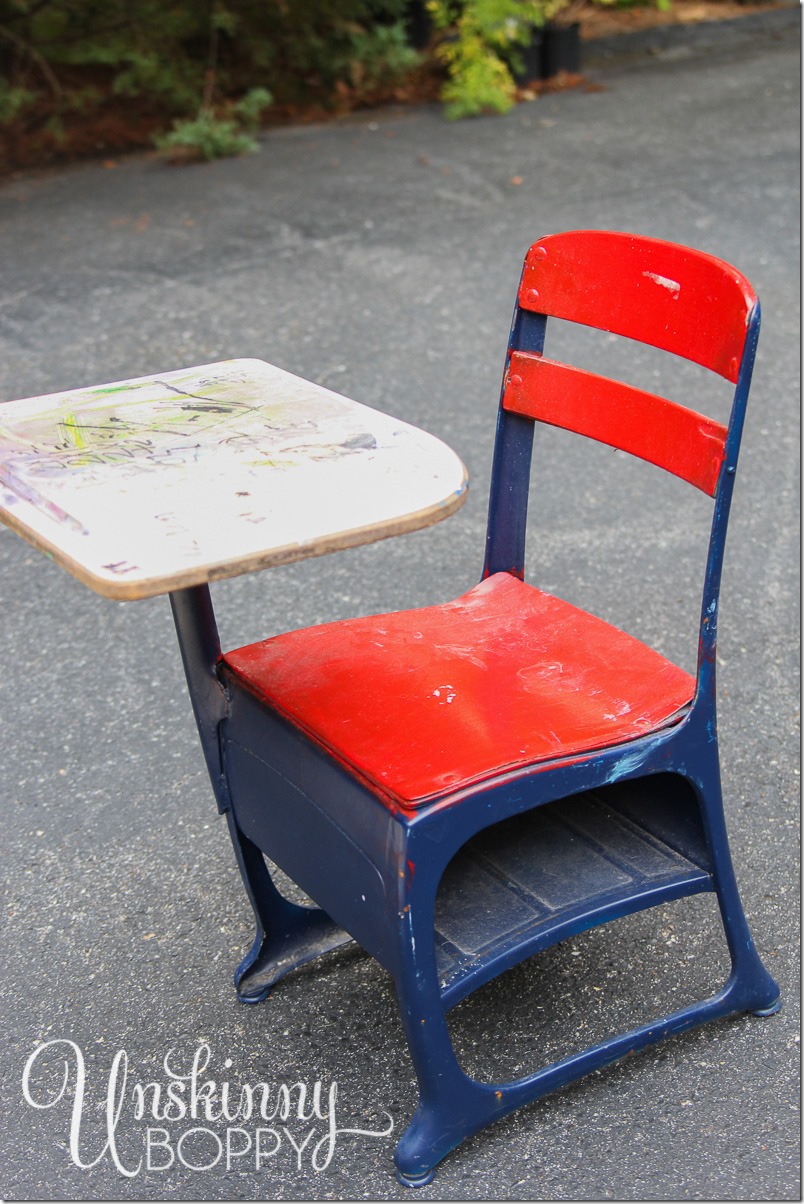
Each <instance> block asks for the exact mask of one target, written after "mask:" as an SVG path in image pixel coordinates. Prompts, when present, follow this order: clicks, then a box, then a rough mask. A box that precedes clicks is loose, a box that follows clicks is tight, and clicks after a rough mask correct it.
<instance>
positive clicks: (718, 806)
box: [699, 765, 781, 1016]
mask: <svg viewBox="0 0 804 1204" xmlns="http://www.w3.org/2000/svg"><path fill="white" fill-rule="evenodd" d="M699 798H701V800H702V804H701V809H702V813H703V821H704V824H705V826H706V830H707V835H708V837H709V844H710V848H711V852H712V861H713V867H712V879H713V881H714V884H715V890H716V893H717V899H718V904H719V906H720V914H721V917H722V919H723V928H724V931H725V934H726V941H727V942H728V946H729V953H730V954H731V961H732V974H731V977H730V979H729V982H728V984H727V986H726V998H727V1001H728V1002H729V1004H730V1006H731V1010H732V1011H735V1012H752V1013H753V1014H754V1015H756V1016H772V1015H774V1013H775V1012H778V1011H779V1008H780V1007H781V998H780V992H779V987H778V984H777V983H776V982H775V981H774V979H773V978H772V977H771V975H770V974H769V973H768V971H767V970H766V969H765V966H764V965H763V962H762V959H761V958H760V956H759V953H758V952H757V949H756V946H755V944H754V941H753V938H752V936H751V930H750V928H749V927H748V921H747V919H746V917H745V912H744V910H743V905H742V902H741V900H740V894H739V890H738V887H737V879H736V877H735V874H734V866H733V864H732V860H731V854H730V852H729V843H728V837H727V834H726V821H725V818H724V814H723V806H722V802H721V793H720V775H719V773H718V771H717V765H715V770H714V772H713V773H712V774H711V778H710V780H709V781H708V782H707V783H705V789H704V790H703V791H701V790H699Z"/></svg>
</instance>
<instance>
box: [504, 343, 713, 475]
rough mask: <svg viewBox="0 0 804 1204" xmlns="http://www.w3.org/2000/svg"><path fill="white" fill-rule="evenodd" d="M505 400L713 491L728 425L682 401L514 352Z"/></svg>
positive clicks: (512, 408)
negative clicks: (698, 411) (706, 415)
mask: <svg viewBox="0 0 804 1204" xmlns="http://www.w3.org/2000/svg"><path fill="white" fill-rule="evenodd" d="M502 404H503V408H504V409H506V410H509V411H513V412H514V413H516V414H523V415H524V416H525V417H527V418H535V419H537V420H538V421H539V422H546V423H548V424H549V425H551V426H560V427H563V428H564V430H570V431H575V432H576V433H577V434H579V435H587V436H588V437H589V438H591V439H596V440H598V442H600V443H607V444H609V446H611V447H618V448H620V450H621V451H626V452H630V453H631V455H634V456H638V457H639V458H640V459H642V460H647V461H648V462H649V463H651V464H656V465H657V466H658V467H659V468H664V469H666V470H667V471H668V472H672V473H674V474H675V476H677V477H681V478H682V480H684V481H688V482H689V483H690V484H691V485H695V486H697V488H698V489H702V490H703V492H704V493H707V494H709V496H710V497H713V496H714V493H715V489H716V488H717V481H718V474H719V472H720V466H721V464H722V462H723V449H724V445H725V441H726V428H725V426H723V425H721V423H719V422H714V421H713V420H712V419H710V418H705V417H704V416H703V415H702V414H697V413H696V412H695V411H694V410H688V409H686V408H685V407H684V406H681V405H678V404H677V403H676V402H673V401H667V400H666V399H665V398H664V397H657V396H656V395H655V394H653V393H645V392H643V390H642V389H636V388H634V387H633V386H632V385H626V384H623V383H622V382H621V381H616V380H610V379H609V378H608V377H605V376H596V375H595V374H594V373H592V372H585V371H583V370H582V369H580V368H575V367H572V366H571V365H569V364H561V363H558V362H557V361H555V360H550V359H545V358H544V357H543V356H539V355H533V354H531V353H528V352H523V351H515V352H513V353H512V355H511V358H510V361H509V368H508V375H507V379H506V386H505V391H504V393H503V403H502Z"/></svg>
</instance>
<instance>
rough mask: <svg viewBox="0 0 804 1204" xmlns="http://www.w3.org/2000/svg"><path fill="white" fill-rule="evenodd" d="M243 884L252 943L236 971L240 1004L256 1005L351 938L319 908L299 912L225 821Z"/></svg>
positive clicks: (231, 817)
mask: <svg viewBox="0 0 804 1204" xmlns="http://www.w3.org/2000/svg"><path fill="white" fill-rule="evenodd" d="M226 818H227V820H228V822H229V833H230V835H231V837H232V844H233V845H234V851H235V856H236V858H237V864H238V866H239V868H240V874H241V876H242V878H243V885H244V886H245V888H246V893H247V895H248V897H249V900H250V901H251V906H252V907H253V909H254V917H255V919H256V921H257V933H256V936H255V938H254V944H253V945H252V946H251V949H250V950H249V952H248V953H247V954H246V956H245V957H244V958H243V960H242V961H241V962H240V964H239V966H238V967H237V969H236V970H235V974H234V982H235V986H236V988H237V997H238V999H239V1000H240V1001H241V1003H259V1002H260V1001H261V1000H263V999H265V998H266V997H267V996H268V995H269V994H270V992H271V987H272V986H274V984H275V983H277V982H278V981H279V979H280V978H284V976H285V975H286V974H289V973H290V971H291V970H295V969H296V968H297V967H298V966H302V965H304V963H305V962H309V961H312V960H313V958H316V957H318V956H319V955H320V954H322V953H328V952H329V951H330V950H332V949H337V948H338V947H339V946H340V945H344V944H346V943H347V942H348V941H350V940H351V939H352V938H351V937H350V936H349V934H348V932H345V931H344V930H343V929H342V928H340V927H339V926H338V925H337V924H336V923H335V921H334V920H332V919H331V918H330V917H329V916H328V915H327V913H326V912H325V911H322V910H321V908H320V907H301V906H299V904H298V903H291V901H290V900H289V899H286V898H285V896H284V895H283V894H281V893H280V891H279V890H277V888H276V886H275V885H274V882H273V880H272V878H271V875H270V874H269V873H268V867H267V866H266V864H265V859H264V857H263V855H262V852H261V851H260V849H259V848H258V847H257V845H255V844H254V843H253V842H252V841H251V840H249V838H248V837H247V836H246V835H245V834H244V833H243V832H241V830H240V828H238V826H237V821H236V820H235V818H234V815H233V814H232V812H231V811H229V812H228V814H227V816H226Z"/></svg>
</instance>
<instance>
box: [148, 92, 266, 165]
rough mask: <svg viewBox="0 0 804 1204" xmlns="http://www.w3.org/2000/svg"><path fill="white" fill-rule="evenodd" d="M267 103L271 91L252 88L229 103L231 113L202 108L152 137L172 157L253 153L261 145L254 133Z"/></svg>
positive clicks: (194, 157) (203, 156) (204, 157)
mask: <svg viewBox="0 0 804 1204" xmlns="http://www.w3.org/2000/svg"><path fill="white" fill-rule="evenodd" d="M270 103H271V93H270V92H268V91H267V89H265V88H252V89H251V91H249V92H247V93H246V95H245V96H244V97H243V99H242V100H240V101H238V103H237V104H235V105H231V106H228V109H229V112H230V113H231V115H230V116H222V115H220V114H216V113H215V112H214V111H213V110H212V109H209V108H202V109H201V110H200V112H199V114H198V116H197V117H195V118H192V119H185V120H183V121H175V122H174V123H173V129H172V130H171V131H170V132H169V133H167V134H159V135H157V136H156V138H155V139H154V141H155V143H156V146H157V147H158V149H159V150H160V151H162V152H163V154H164V155H165V156H166V157H167V158H169V159H172V160H176V159H205V160H210V159H223V158H226V157H227V156H230V155H253V154H255V153H256V151H258V150H259V149H260V144H259V142H258V141H257V139H256V138H255V136H254V133H255V131H256V130H257V129H258V127H259V122H260V116H261V114H262V112H263V110H264V109H266V108H267V107H268V106H269V105H270Z"/></svg>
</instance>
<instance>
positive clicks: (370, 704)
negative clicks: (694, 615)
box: [224, 573, 695, 808]
mask: <svg viewBox="0 0 804 1204" xmlns="http://www.w3.org/2000/svg"><path fill="white" fill-rule="evenodd" d="M224 660H225V662H226V664H227V665H228V666H229V667H230V669H231V670H232V671H233V672H234V673H235V674H236V676H237V677H238V678H239V679H240V680H241V681H242V683H243V684H244V685H245V686H246V687H247V688H248V689H249V690H251V691H252V692H253V693H254V694H256V695H257V696H258V697H260V698H262V699H264V700H265V701H266V702H267V703H269V704H270V705H271V706H272V707H274V708H275V709H276V710H277V711H279V712H280V713H281V714H282V715H284V716H285V717H287V718H288V719H290V720H291V721H292V722H293V723H294V724H296V725H297V726H298V727H300V728H301V729H303V730H304V731H305V732H306V733H307V734H308V735H309V736H311V737H312V738H313V739H314V740H316V741H317V742H318V743H319V744H321V745H322V746H323V747H325V748H326V749H327V750H328V751H329V752H331V753H332V754H334V755H335V756H336V757H337V758H338V759H339V760H341V761H342V762H344V763H345V764H347V765H348V766H349V768H350V770H352V771H353V772H355V773H357V774H358V775H359V776H360V777H361V778H363V779H364V780H365V781H367V782H368V783H369V784H370V785H371V786H372V787H374V788H375V789H377V791H378V792H379V793H380V796H381V797H383V798H384V800H385V801H386V802H387V803H389V804H391V805H394V804H396V805H399V806H402V807H405V808H416V807H418V806H421V805H422V804H423V803H424V802H426V801H428V800H430V799H431V798H433V797H434V796H438V795H439V794H442V793H444V792H446V791H455V790H458V789H460V788H462V787H464V786H468V785H470V784H472V783H475V782H479V781H483V780H485V779H487V778H490V777H492V776H494V775H495V774H498V773H502V772H504V771H506V770H513V769H516V768H518V767H522V766H525V765H530V764H534V763H538V762H541V761H548V760H552V759H553V758H557V757H566V756H573V755H577V754H581V753H584V752H587V751H589V750H594V749H598V748H603V747H605V746H607V745H612V744H617V743H620V742H622V741H626V740H632V739H634V738H635V737H637V736H643V735H645V734H646V733H648V732H650V731H654V730H656V729H657V728H660V727H662V726H664V725H665V724H666V723H667V722H668V720H670V718H671V716H673V715H674V713H675V712H677V711H678V710H679V708H681V707H683V706H684V705H685V704H686V703H688V702H689V701H690V700H691V699H692V696H693V692H694V689H695V682H694V679H693V678H692V677H690V675H689V674H688V673H685V672H684V671H683V670H682V669H679V668H677V667H676V666H675V665H673V664H671V663H670V662H669V661H667V660H665V659H664V657H662V656H660V655H659V654H658V653H657V652H654V651H653V650H652V649H650V648H647V647H646V646H645V645H644V644H641V643H640V642H639V641H638V640H635V639H634V638H633V637H632V636H629V635H626V634H625V633H624V632H622V631H618V630H617V628H615V627H611V626H610V625H609V624H607V623H604V622H603V621H602V620H601V619H598V618H596V617H595V616H593V615H589V614H587V613H586V612H584V611H582V610H578V609H577V608H576V607H574V606H571V605H569V604H568V603H567V602H562V601H561V600H560V599H558V598H553V597H551V596H550V595H549V594H544V593H542V592H541V591H540V590H537V589H534V588H533V586H530V585H526V584H525V583H524V582H522V581H519V580H517V579H516V578H514V577H512V576H510V575H509V574H507V573H497V574H495V575H494V576H492V577H489V578H487V579H486V580H485V581H483V582H481V584H480V585H478V586H476V587H475V588H474V589H472V590H470V591H469V593H467V594H464V595H463V597H461V598H458V599H457V600H456V601H453V602H447V603H445V604H443V605H440V606H430V607H426V608H424V609H420V610H411V611H401V612H398V613H396V614H388V615H374V616H371V617H369V618H362V619H348V620H345V621H342V622H337V623H329V624H325V625H323V626H321V627H311V628H307V629H305V630H302V631H293V632H288V633H287V634H285V635H279V636H276V637H274V638H273V639H270V640H265V641H264V642H262V643H258V644H251V645H248V646H247V647H244V648H239V649H237V650H236V651H233V652H229V653H227V654H226V656H225V658H224Z"/></svg>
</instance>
